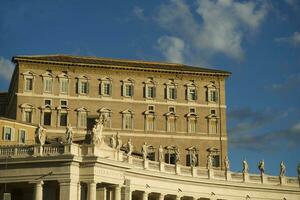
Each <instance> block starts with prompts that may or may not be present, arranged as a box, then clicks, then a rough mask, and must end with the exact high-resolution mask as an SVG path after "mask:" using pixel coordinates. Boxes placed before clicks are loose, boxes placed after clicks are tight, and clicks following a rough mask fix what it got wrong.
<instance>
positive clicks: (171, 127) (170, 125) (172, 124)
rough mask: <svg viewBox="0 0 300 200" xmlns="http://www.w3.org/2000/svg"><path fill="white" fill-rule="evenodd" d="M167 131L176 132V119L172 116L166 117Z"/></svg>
mask: <svg viewBox="0 0 300 200" xmlns="http://www.w3.org/2000/svg"><path fill="white" fill-rule="evenodd" d="M167 132H176V120H175V118H173V117H169V118H168V121H167Z"/></svg>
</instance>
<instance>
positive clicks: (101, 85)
mask: <svg viewBox="0 0 300 200" xmlns="http://www.w3.org/2000/svg"><path fill="white" fill-rule="evenodd" d="M102 87H103V83H102V82H101V83H99V95H101V94H102V90H103V88H102Z"/></svg>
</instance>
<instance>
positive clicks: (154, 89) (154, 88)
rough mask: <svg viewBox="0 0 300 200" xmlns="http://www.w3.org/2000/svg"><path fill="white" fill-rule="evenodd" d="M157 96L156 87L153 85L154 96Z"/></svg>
mask: <svg viewBox="0 0 300 200" xmlns="http://www.w3.org/2000/svg"><path fill="white" fill-rule="evenodd" d="M155 97H156V87H155V86H153V98H155Z"/></svg>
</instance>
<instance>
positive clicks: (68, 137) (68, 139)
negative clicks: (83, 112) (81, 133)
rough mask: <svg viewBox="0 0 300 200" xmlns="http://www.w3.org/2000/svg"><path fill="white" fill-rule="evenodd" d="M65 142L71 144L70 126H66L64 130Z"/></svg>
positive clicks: (71, 133) (71, 132)
mask: <svg viewBox="0 0 300 200" xmlns="http://www.w3.org/2000/svg"><path fill="white" fill-rule="evenodd" d="M66 142H67V143H68V144H71V143H72V142H73V128H72V126H71V124H68V126H67V128H66Z"/></svg>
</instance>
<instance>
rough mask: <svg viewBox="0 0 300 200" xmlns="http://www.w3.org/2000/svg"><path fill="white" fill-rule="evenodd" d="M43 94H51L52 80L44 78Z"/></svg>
mask: <svg viewBox="0 0 300 200" xmlns="http://www.w3.org/2000/svg"><path fill="white" fill-rule="evenodd" d="M44 92H47V93H52V78H44Z"/></svg>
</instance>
